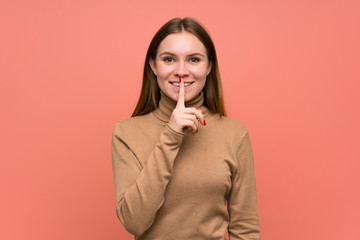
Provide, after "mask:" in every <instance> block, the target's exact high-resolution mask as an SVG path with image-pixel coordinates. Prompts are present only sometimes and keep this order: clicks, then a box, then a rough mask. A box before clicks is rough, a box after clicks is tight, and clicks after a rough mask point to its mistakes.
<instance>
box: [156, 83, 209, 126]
mask: <svg viewBox="0 0 360 240" xmlns="http://www.w3.org/2000/svg"><path fill="white" fill-rule="evenodd" d="M203 102H204V92H203V91H201V92H200V94H199V95H198V96H196V97H194V98H193V99H192V100H190V101H188V102H185V107H195V108H197V109H202V110H203V114H204V117H207V115H208V114H209V109H208V108H207V107H205V106H203V105H202V104H203ZM176 104H177V102H176V101H174V100H172V99H171V98H169V97H168V96H166V95H165V93H163V91H161V90H160V101H159V107H158V108H157V109H155V110H154V114H155V116H156V117H157V118H158V119H160V120H161V121H163V122H169V120H170V117H171V114H172V112H173V110H174V109H175V107H176Z"/></svg>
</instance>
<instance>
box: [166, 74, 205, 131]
mask: <svg viewBox="0 0 360 240" xmlns="http://www.w3.org/2000/svg"><path fill="white" fill-rule="evenodd" d="M179 81H180V91H179V98H178V101H177V104H176V107H175V109H174V111H173V112H172V115H171V118H170V121H169V126H170V127H171V128H172V129H174V130H175V131H178V132H185V131H187V130H188V129H189V130H191V131H192V133H193V134H195V133H197V132H198V131H199V121H200V123H201V124H202V125H204V126H205V119H204V115H203V113H202V110H199V109H196V108H194V107H192V108H186V107H185V96H184V95H185V90H184V81H182V79H181V77H180V78H179Z"/></svg>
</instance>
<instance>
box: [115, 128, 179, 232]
mask: <svg viewBox="0 0 360 240" xmlns="http://www.w3.org/2000/svg"><path fill="white" fill-rule="evenodd" d="M183 136H184V134H182V133H179V132H176V131H174V130H172V129H171V128H170V127H169V126H168V125H166V127H165V129H164V131H163V132H162V133H161V135H160V139H159V141H158V143H157V144H156V146H155V148H154V150H153V151H152V152H151V154H150V155H149V158H148V160H147V164H146V165H145V166H143V167H142V166H141V165H140V163H139V161H138V159H137V157H136V155H135V153H134V152H133V151H132V149H130V147H129V146H128V145H127V144H126V142H124V141H123V140H122V139H121V128H120V126H119V125H116V126H115V128H114V132H113V138H112V146H111V154H112V164H113V172H114V180H115V198H116V213H117V216H118V218H119V219H120V221H121V223H122V224H123V225H124V227H125V228H126V230H127V231H128V232H130V233H132V234H134V235H135V236H139V235H141V234H143V233H144V232H145V231H146V230H147V229H148V228H149V227H150V226H151V224H152V223H153V221H154V218H155V215H156V213H157V211H158V210H159V208H160V207H161V205H162V204H163V201H164V193H165V189H166V186H167V184H168V182H169V180H170V177H171V174H172V170H173V163H174V159H175V157H176V155H177V153H178V151H179V148H180V145H181V142H182V139H183Z"/></svg>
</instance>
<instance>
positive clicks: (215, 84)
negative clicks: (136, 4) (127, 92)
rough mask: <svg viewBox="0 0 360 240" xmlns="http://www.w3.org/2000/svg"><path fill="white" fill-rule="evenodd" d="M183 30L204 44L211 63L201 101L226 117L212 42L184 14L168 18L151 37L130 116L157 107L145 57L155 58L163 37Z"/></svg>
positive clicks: (153, 81)
mask: <svg viewBox="0 0 360 240" xmlns="http://www.w3.org/2000/svg"><path fill="white" fill-rule="evenodd" d="M183 31H187V32H190V33H192V34H194V35H195V36H196V37H197V38H198V39H199V40H200V41H201V42H202V44H204V46H205V48H206V51H207V56H208V59H209V62H211V64H212V69H211V71H210V73H209V75H208V76H207V79H206V83H205V86H204V88H203V92H204V96H205V97H204V98H205V99H204V103H203V104H204V105H205V106H206V107H207V108H209V110H210V111H211V112H213V113H218V114H219V115H220V116H226V113H225V107H224V100H223V92H222V86H221V78H220V72H219V66H218V62H217V57H216V51H215V46H214V43H213V41H212V40H211V37H210V35H209V34H208V33H207V31H206V30H205V29H204V27H202V26H201V25H200V24H199V23H198V22H197V21H196V20H194V19H192V18H188V17H187V18H183V19H181V18H174V19H171V20H170V21H168V22H167V23H165V24H164V25H163V26H162V27H161V28H160V29H159V31H158V32H157V33H156V34H155V36H154V37H153V39H152V40H151V42H150V45H149V48H148V51H147V53H146V58H145V64H144V72H143V82H142V87H141V92H140V97H139V100H138V103H137V105H136V107H135V110H134V112H133V114H132V117H134V116H139V115H143V114H146V113H149V112H151V111H154V110H155V109H156V108H157V107H158V105H159V100H160V89H159V86H158V84H157V81H156V76H155V74H154V73H153V71H152V69H151V67H150V64H149V60H150V58H152V59H153V60H154V61H155V58H156V54H157V50H158V47H159V45H160V43H161V41H162V40H164V38H166V37H167V36H168V35H170V34H172V33H179V32H183Z"/></svg>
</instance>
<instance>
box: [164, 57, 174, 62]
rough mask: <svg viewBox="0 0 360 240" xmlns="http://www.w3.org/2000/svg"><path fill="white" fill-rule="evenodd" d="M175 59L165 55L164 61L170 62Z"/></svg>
mask: <svg viewBox="0 0 360 240" xmlns="http://www.w3.org/2000/svg"><path fill="white" fill-rule="evenodd" d="M173 61H174V59H173V58H171V57H165V58H164V62H167V63H170V62H173Z"/></svg>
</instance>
